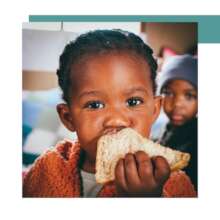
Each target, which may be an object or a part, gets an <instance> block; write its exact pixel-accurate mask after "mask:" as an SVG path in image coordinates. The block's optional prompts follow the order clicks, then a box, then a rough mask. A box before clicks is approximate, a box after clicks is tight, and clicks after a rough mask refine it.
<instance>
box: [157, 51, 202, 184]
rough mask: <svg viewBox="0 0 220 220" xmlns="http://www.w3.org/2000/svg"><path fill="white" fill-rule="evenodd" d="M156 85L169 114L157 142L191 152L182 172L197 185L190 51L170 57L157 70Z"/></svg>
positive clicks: (195, 107)
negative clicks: (188, 161)
mask: <svg viewBox="0 0 220 220" xmlns="http://www.w3.org/2000/svg"><path fill="white" fill-rule="evenodd" d="M158 89H159V92H160V94H162V95H163V97H164V100H163V110H164V112H165V114H166V115H167V116H168V118H169V123H168V124H167V126H166V129H165V131H164V133H163V135H162V137H161V138H160V140H159V142H160V143H161V144H162V145H165V146H169V147H171V148H173V149H176V150H180V151H183V152H188V153H190V154H191V161H190V164H189V166H188V167H187V168H186V169H185V172H186V173H187V174H188V175H189V176H190V178H191V180H192V182H193V184H194V186H195V188H197V111H198V99H197V58H195V57H193V56H190V55H179V56H174V57H171V58H169V59H168V60H167V62H166V63H165V64H164V66H163V68H162V71H161V73H160V78H159V88H158Z"/></svg>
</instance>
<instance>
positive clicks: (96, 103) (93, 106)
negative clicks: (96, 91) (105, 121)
mask: <svg viewBox="0 0 220 220" xmlns="http://www.w3.org/2000/svg"><path fill="white" fill-rule="evenodd" d="M104 107H105V105H104V104H103V103H102V102H100V101H90V102H88V103H86V104H85V106H84V108H89V109H99V108H104Z"/></svg>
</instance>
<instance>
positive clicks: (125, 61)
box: [23, 30, 196, 197]
mask: <svg viewBox="0 0 220 220" xmlns="http://www.w3.org/2000/svg"><path fill="white" fill-rule="evenodd" d="M156 69H157V64H156V62H155V60H154V58H153V56H152V50H151V49H150V48H149V47H148V46H147V45H146V44H144V42H143V41H142V40H141V39H140V38H139V37H138V36H136V35H134V34H132V33H129V32H124V31H121V30H98V31H93V32H89V33H86V34H83V35H81V36H79V37H78V38H77V39H76V40H75V41H74V42H71V43H69V44H68V45H67V46H66V47H65V49H64V51H63V53H62V55H61V56H60V63H59V69H58V70H57V75H58V79H59V85H60V87H61V89H62V91H63V99H64V101H65V103H62V104H59V105H58V106H57V111H58V114H59V116H60V119H61V121H62V123H63V124H64V125H65V126H66V127H67V128H68V129H69V130H70V131H73V132H74V131H76V133H77V136H78V142H73V141H70V140H65V141H63V142H60V143H58V144H57V146H55V148H54V149H51V150H49V151H48V152H46V153H45V154H44V155H42V156H41V157H40V158H38V159H37V160H36V162H35V163H34V165H33V166H32V168H31V169H30V171H29V172H28V173H27V174H26V176H25V178H24V184H23V195H24V196H25V197H96V196H100V197H113V196H114V197H158V196H168V197H171V196H190V197H192V196H195V195H196V193H195V191H194V188H193V186H192V185H191V182H190V180H189V178H188V176H186V175H185V174H184V173H183V172H177V173H174V174H172V175H171V176H170V169H169V165H168V163H167V161H166V160H165V159H164V158H163V157H155V158H152V159H150V158H149V157H148V155H147V154H145V153H144V152H137V153H135V154H127V155H126V156H125V158H123V159H121V160H120V161H119V162H118V164H117V166H116V169H115V176H116V178H115V181H114V182H111V183H108V184H106V185H104V186H102V185H99V184H97V183H96V181H95V176H94V173H95V160H96V147H97V140H98V139H99V138H100V137H101V136H102V135H104V134H107V133H115V132H117V131H119V130H121V129H123V128H126V127H131V128H133V129H135V130H137V131H138V132H139V133H140V134H142V135H143V136H145V137H148V136H149V133H150V128H151V126H152V124H153V122H154V121H155V119H156V118H157V116H158V114H159V112H160V106H161V97H156V96H155V95H154V94H155V90H156V84H155V77H156Z"/></svg>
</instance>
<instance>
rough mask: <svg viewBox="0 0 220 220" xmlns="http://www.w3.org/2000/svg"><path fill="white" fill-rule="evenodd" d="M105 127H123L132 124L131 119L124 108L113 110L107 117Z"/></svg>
mask: <svg viewBox="0 0 220 220" xmlns="http://www.w3.org/2000/svg"><path fill="white" fill-rule="evenodd" d="M103 126H104V128H107V129H108V128H112V129H119V130H120V129H123V128H126V127H130V126H131V119H130V118H129V116H128V115H127V114H126V113H125V112H123V111H122V110H111V111H109V112H108V115H107V116H106V118H105V121H104V124H103Z"/></svg>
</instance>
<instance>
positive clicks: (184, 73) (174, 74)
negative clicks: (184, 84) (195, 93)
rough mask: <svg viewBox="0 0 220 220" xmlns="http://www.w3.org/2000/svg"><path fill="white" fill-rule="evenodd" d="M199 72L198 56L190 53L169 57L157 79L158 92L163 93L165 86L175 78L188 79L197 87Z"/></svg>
mask: <svg viewBox="0 0 220 220" xmlns="http://www.w3.org/2000/svg"><path fill="white" fill-rule="evenodd" d="M197 72H198V66H197V58H195V57H193V56H191V55H188V54H187V55H178V56H173V57H171V58H169V59H168V60H167V62H165V63H164V65H163V67H162V70H161V72H160V73H159V77H158V79H157V83H158V93H161V92H162V89H163V88H164V86H166V84H167V83H168V82H169V81H171V80H173V79H183V80H186V81H188V82H190V83H191V84H192V85H193V86H195V88H197V75H198V74H197Z"/></svg>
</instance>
